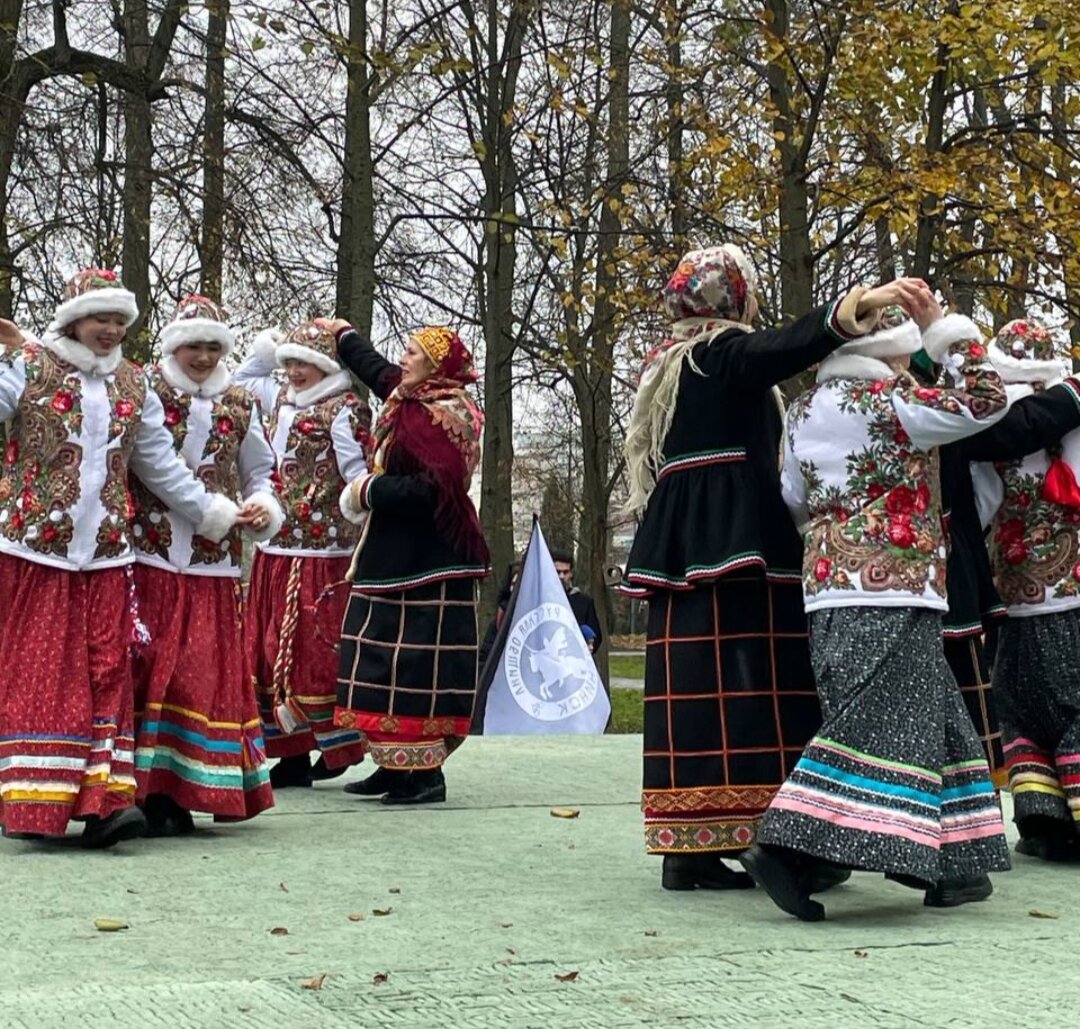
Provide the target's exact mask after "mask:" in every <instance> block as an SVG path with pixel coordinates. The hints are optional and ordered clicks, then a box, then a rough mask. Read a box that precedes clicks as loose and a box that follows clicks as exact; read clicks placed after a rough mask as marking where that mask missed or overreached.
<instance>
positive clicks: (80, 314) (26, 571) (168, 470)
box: [0, 268, 244, 847]
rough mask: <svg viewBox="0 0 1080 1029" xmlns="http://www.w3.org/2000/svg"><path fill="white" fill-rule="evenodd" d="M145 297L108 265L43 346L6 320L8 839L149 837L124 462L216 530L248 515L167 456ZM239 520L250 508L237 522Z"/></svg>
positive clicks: (2, 752) (2, 387)
mask: <svg viewBox="0 0 1080 1029" xmlns="http://www.w3.org/2000/svg"><path fill="white" fill-rule="evenodd" d="M137 315H138V309H137V307H136V304H135V297H134V295H133V294H132V293H130V292H128V290H126V289H124V288H123V286H122V285H121V283H120V281H119V280H118V279H117V277H116V275H115V273H114V272H112V271H107V270H104V269H100V268H90V269H87V270H86V271H82V272H79V274H77V275H76V276H75V277H74V278H73V279H72V280H71V281H70V282H69V283H68V285H67V287H66V289H65V292H64V299H63V302H62V303H61V304H60V305H59V307H57V309H56V312H55V314H54V316H53V321H52V324H51V325H50V326H49V330H48V332H47V333H46V335H45V338H44V342H43V343H41V344H38V343H36V342H35V343H30V342H27V341H25V340H24V339H23V337H22V336H21V334H20V333H19V331H18V330H17V329H16V328H15V326H14V325H12V324H11V323H10V322H0V337H2V339H3V343H4V347H3V349H2V350H0V420H2V421H3V422H4V423H5V425H6V428H7V446H6V449H5V453H4V465H3V475H2V477H0V596H3V597H4V601H5V606H4V611H3V614H2V615H0V652H2V653H3V655H4V660H3V662H2V664H0V821H2V822H3V826H4V833H5V835H8V836H24V837H25V836H63V835H64V833H65V830H66V828H67V825H68V822H69V821H70V820H72V819H76V820H84V821H85V822H86V828H85V830H84V832H83V837H82V839H83V843H84V844H85V845H86V846H89V847H107V846H111V845H112V844H114V843H116V842H117V841H119V840H125V839H131V838H132V837H134V836H138V835H141V834H142V832H143V830H144V829H145V827H146V823H145V820H144V818H143V816H142V814H141V813H140V812H139V810H138V809H137V808H136V807H135V806H134V804H135V775H134V764H133V756H134V755H133V753H132V749H133V739H132V733H133V724H132V723H133V710H132V677H131V658H130V648H131V645H132V642H133V638H134V633H135V630H136V628H137V627H138V621H137V614H136V613H135V611H134V604H133V597H134V587H133V582H132V575H131V564H132V562H133V561H134V556H135V555H134V549H133V542H132V535H131V527H130V521H131V518H132V515H133V508H132V498H131V492H130V490H129V486H128V476H129V473H135V474H137V475H139V477H140V478H141V479H142V481H143V483H144V484H145V485H146V487H147V488H148V489H150V490H152V491H153V492H154V493H155V494H156V495H157V496H159V497H161V498H162V499H163V500H165V501H166V502H167V503H168V504H169V505H170V506H171V507H173V508H174V509H176V510H177V511H180V512H182V513H183V515H184V517H185V518H187V519H188V520H189V521H190V522H191V523H192V524H193V525H195V526H197V528H198V531H199V532H200V533H201V534H202V535H204V536H206V537H207V538H208V539H211V540H220V539H222V538H223V537H224V536H225V534H226V533H227V532H228V530H229V528H230V527H231V526H232V524H233V522H234V521H235V520H236V519H237V518H238V517H239V510H238V508H237V506H236V505H235V504H233V503H232V502H231V501H230V500H228V499H227V498H225V497H222V496H217V495H215V494H213V493H209V492H207V490H206V489H205V488H204V487H203V485H202V484H201V483H200V482H199V481H198V480H197V479H196V478H195V477H194V476H193V475H192V474H191V471H190V470H189V469H188V468H187V466H186V465H185V464H184V463H183V462H182V461H181V460H180V459H179V458H178V457H177V456H176V454H175V453H174V452H173V447H172V438H171V437H170V435H169V433H168V431H167V430H166V428H165V425H164V412H163V410H162V406H161V401H160V400H159V399H158V397H157V394H156V393H154V392H153V391H152V390H149V389H148V388H147V384H146V380H145V378H144V376H143V374H142V372H141V371H140V370H139V369H138V368H137V367H136V366H135V365H133V364H132V363H131V362H129V361H126V360H124V357H123V354H122V351H121V343H122V342H123V339H124V335H125V333H126V331H127V327H128V326H129V325H131V323H132V322H133V321H135V319H136V317H137ZM241 520H244V519H241Z"/></svg>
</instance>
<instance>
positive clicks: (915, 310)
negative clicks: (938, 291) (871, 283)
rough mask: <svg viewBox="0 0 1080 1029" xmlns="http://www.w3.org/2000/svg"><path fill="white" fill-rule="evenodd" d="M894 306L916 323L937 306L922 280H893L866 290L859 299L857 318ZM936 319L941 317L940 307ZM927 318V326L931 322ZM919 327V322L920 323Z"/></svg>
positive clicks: (930, 319)
mask: <svg viewBox="0 0 1080 1029" xmlns="http://www.w3.org/2000/svg"><path fill="white" fill-rule="evenodd" d="M894 304H896V305H899V306H900V307H902V308H903V309H904V310H905V311H907V313H908V314H909V315H911V317H912V318H914V319H915V321H916V322H918V321H919V318H920V317H924V316H927V315H928V313H929V312H930V311H932V310H933V307H934V306H935V305H937V301H936V300H935V299H934V294H933V293H931V292H930V287H929V286H928V285H927V284H926V283H925V282H923V280H922V279H893V281H892V282H886V283H885V285H884V286H877V287H875V288H874V289H868V290H867V291H866V292H865V293H864V294H863V295H862V296H861V297H860V298H859V304H858V307H857V308H856V313H857V317H859V318H863V317H865V316H866V315H868V314H871V313H873V312H874V311H880V310H881V309H882V308H885V307H892V306H893V305H894ZM937 311H938V317H939V318H940V317H941V314H940V312H941V307H940V305H937ZM933 320H934V319H933V318H928V321H927V324H929V322H930V321H933ZM920 325H921V322H920Z"/></svg>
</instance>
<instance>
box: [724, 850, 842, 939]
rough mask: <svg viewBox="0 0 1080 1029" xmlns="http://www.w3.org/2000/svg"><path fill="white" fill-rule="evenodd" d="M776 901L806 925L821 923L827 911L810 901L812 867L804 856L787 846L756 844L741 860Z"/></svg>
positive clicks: (773, 900)
mask: <svg viewBox="0 0 1080 1029" xmlns="http://www.w3.org/2000/svg"><path fill="white" fill-rule="evenodd" d="M739 861H741V862H742V866H743V868H745V869H746V870H747V871H748V872H749V873H750V874H751V875H752V876H753V877H754V882H756V883H757V884H758V886H760V887H761V888H762V889H763V890H764V891H765V892H766V893H767V894H768V895H769V898H770V899H771V900H772V902H773V903H774V904H775V905H776V906H777V907H778V908H780V910H781V911H786V912H787V913H788V914H789V915H794V916H795V917H796V918H798V919H801V920H802V921H803V922H820V921H821V920H822V919H823V918H824V917H825V908H824V907H822V905H821V904H819V903H818V902H817V901H816V900H811V899H810V888H811V885H812V883H811V882H810V867H811V865H812V864H813V863H808V862H807V860H806V859H805V858H803V857H802V855H800V854H798V853H797V852H795V851H791V850H788V849H786V848H785V847H772V846H768V845H766V844H763V843H755V844H754V845H753V846H752V847H751V848H750V849H749V850H745V851H743V853H742V854H741V855H740V857H739Z"/></svg>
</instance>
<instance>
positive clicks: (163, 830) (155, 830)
mask: <svg viewBox="0 0 1080 1029" xmlns="http://www.w3.org/2000/svg"><path fill="white" fill-rule="evenodd" d="M141 807H142V812H143V814H144V815H145V816H146V832H145V833H144V834H143V835H144V836H149V837H154V838H158V837H162V836H187V835H188V834H189V833H193V832H194V831H195V821H194V819H193V818H192V817H191V812H190V811H188V810H187V808H182V807H181V806H180V805H179V804H177V803H176V801H175V800H173V799H172V797H170V796H168V795H167V794H164V793H151V794H150V795H149V796H148V797H147V798H146V800H144V801H143V803H142V805H141Z"/></svg>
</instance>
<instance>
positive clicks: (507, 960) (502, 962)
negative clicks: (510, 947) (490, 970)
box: [495, 958, 514, 965]
mask: <svg viewBox="0 0 1080 1029" xmlns="http://www.w3.org/2000/svg"><path fill="white" fill-rule="evenodd" d="M513 963H514V959H513V958H498V959H497V960H496V962H495V964H497V965H512V964H513Z"/></svg>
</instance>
